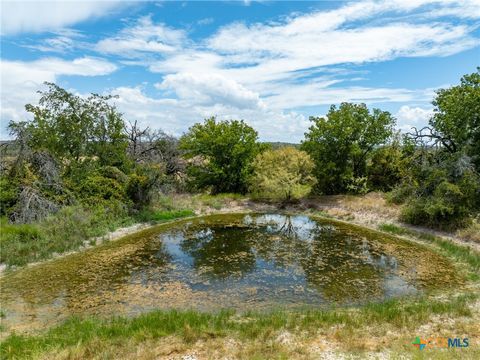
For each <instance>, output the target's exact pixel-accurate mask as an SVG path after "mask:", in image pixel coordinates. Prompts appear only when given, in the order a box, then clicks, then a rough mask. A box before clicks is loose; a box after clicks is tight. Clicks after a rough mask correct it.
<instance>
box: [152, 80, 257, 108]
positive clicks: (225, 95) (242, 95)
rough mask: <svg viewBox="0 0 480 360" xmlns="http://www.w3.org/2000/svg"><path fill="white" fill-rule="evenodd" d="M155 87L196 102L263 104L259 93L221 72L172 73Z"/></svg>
mask: <svg viewBox="0 0 480 360" xmlns="http://www.w3.org/2000/svg"><path fill="white" fill-rule="evenodd" d="M155 87H156V88H157V89H170V90H173V91H174V92H175V93H176V94H177V95H178V96H179V97H180V98H182V99H188V100H189V101H191V102H192V103H196V104H204V105H215V104H225V105H227V106H232V107H237V108H253V109H255V108H261V107H262V106H263V103H262V101H261V100H260V97H259V95H258V93H255V92H253V91H250V90H248V89H247V88H245V87H244V86H242V85H240V84H239V83H238V82H236V81H235V80H232V79H229V78H226V77H224V76H222V75H219V74H213V73H207V74H192V73H177V74H170V75H167V76H165V78H164V80H163V81H162V82H161V83H157V84H155Z"/></svg>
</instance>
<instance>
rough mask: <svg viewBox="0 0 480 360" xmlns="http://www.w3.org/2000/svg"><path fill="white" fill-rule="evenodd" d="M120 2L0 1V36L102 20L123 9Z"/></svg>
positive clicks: (123, 4)
mask: <svg viewBox="0 0 480 360" xmlns="http://www.w3.org/2000/svg"><path fill="white" fill-rule="evenodd" d="M125 4H126V3H125V2H122V1H113V0H112V1H68V0H67V1H2V3H1V10H2V11H1V31H2V34H3V35H11V34H17V33H22V32H41V31H48V30H56V29H60V28H63V27H67V26H70V25H73V24H76V23H78V22H81V21H84V20H86V19H91V18H95V17H100V16H104V15H106V14H109V13H111V12H112V11H113V10H114V9H119V8H121V7H123V6H125Z"/></svg>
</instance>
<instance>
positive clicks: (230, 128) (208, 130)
mask: <svg viewBox="0 0 480 360" xmlns="http://www.w3.org/2000/svg"><path fill="white" fill-rule="evenodd" d="M257 139H258V134H257V132H256V131H255V130H254V129H253V128H252V127H250V126H248V125H247V124H245V122H243V121H237V120H232V121H216V119H215V118H214V117H212V118H209V119H206V120H205V122H204V123H203V124H200V123H197V124H195V125H194V126H192V127H191V128H190V129H189V131H188V133H187V134H185V135H184V136H183V137H182V138H181V139H180V147H181V149H183V150H184V151H185V156H186V157H187V158H188V159H190V160H191V161H190V163H189V166H188V175H189V176H190V177H191V179H192V180H193V185H194V187H196V188H199V189H205V188H210V189H211V191H212V193H214V194H216V193H222V192H238V193H245V192H246V191H247V188H248V179H249V177H250V175H251V174H252V162H253V160H254V159H255V156H256V155H257V154H258V153H259V152H260V151H261V149H262V145H261V144H259V143H258V142H257Z"/></svg>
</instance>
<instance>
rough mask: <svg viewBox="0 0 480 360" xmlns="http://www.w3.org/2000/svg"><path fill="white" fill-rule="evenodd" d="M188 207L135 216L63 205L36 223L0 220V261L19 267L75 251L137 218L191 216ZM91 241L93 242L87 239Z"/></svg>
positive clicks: (146, 219)
mask: <svg viewBox="0 0 480 360" xmlns="http://www.w3.org/2000/svg"><path fill="white" fill-rule="evenodd" d="M192 215H194V212H193V211H192V210H168V211H144V212H141V213H140V214H138V215H136V216H130V215H128V214H126V213H125V212H124V211H122V209H116V208H109V207H104V206H98V207H95V208H90V209H86V208H82V207H79V206H75V207H66V208H63V209H62V210H60V211H59V213H57V214H55V215H53V216H50V217H48V218H47V219H45V220H44V221H42V222H40V223H34V224H10V223H8V221H7V220H6V219H5V218H2V219H0V247H1V252H0V262H1V263H4V264H6V265H7V266H8V267H12V266H23V265H26V264H28V263H31V262H36V261H41V260H45V259H48V258H50V257H52V255H53V254H54V253H57V254H61V253H64V252H68V251H73V250H77V249H78V248H80V247H81V246H83V245H84V244H85V242H88V240H89V239H92V238H94V237H98V236H102V235H105V234H106V233H108V232H109V231H113V230H115V229H117V228H119V227H125V226H129V225H132V224H134V223H136V222H139V221H145V222H162V221H168V220H173V219H177V218H183V217H186V216H192ZM89 243H90V244H93V243H94V242H93V241H90V242H89Z"/></svg>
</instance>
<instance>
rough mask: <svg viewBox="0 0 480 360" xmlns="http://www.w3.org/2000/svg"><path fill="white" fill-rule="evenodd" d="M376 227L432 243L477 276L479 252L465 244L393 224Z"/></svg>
mask: <svg viewBox="0 0 480 360" xmlns="http://www.w3.org/2000/svg"><path fill="white" fill-rule="evenodd" d="M378 228H379V229H380V230H382V231H385V232H389V233H392V234H395V235H402V236H411V237H414V238H417V239H420V240H423V241H426V242H428V243H432V244H434V245H436V246H438V247H439V248H440V249H441V250H443V252H444V253H445V254H446V255H448V256H451V257H453V258H454V259H455V260H457V261H459V262H462V263H466V264H468V265H469V266H470V268H471V270H472V272H473V275H475V274H476V275H477V276H478V272H479V271H480V254H479V253H478V252H475V251H474V250H472V249H470V248H469V247H467V246H462V245H457V244H455V243H454V242H453V241H450V240H447V239H442V238H440V237H438V236H435V235H431V234H427V233H423V232H420V231H415V230H410V229H406V228H403V227H400V226H397V225H394V224H380V225H379V226H378ZM476 279H477V278H473V279H472V280H476Z"/></svg>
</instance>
